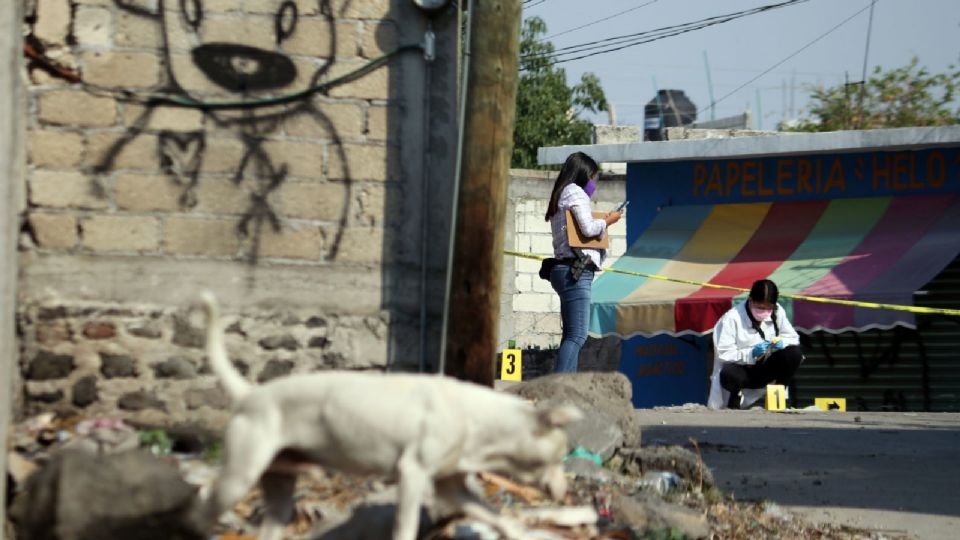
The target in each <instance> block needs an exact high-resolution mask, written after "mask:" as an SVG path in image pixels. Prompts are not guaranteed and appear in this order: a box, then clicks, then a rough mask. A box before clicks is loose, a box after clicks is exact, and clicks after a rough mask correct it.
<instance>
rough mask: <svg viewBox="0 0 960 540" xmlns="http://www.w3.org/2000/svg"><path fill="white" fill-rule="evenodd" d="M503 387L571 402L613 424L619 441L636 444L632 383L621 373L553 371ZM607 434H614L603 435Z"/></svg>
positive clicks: (594, 418)
mask: <svg viewBox="0 0 960 540" xmlns="http://www.w3.org/2000/svg"><path fill="white" fill-rule="evenodd" d="M506 391H508V392H511V393H514V394H517V395H519V396H520V397H523V398H526V399H529V400H532V401H535V402H538V403H542V404H549V403H572V404H574V405H576V406H577V407H579V408H580V410H582V411H583V412H584V413H585V414H586V415H587V417H588V418H592V421H593V422H599V423H600V424H601V425H603V424H613V425H616V426H617V427H618V428H619V429H620V431H621V433H622V434H623V445H625V446H639V445H640V422H639V420H638V419H637V417H636V411H635V410H634V408H633V402H632V401H631V399H632V387H631V385H630V380H629V379H627V376H626V375H624V374H623V373H619V372H585V373H556V374H553V375H547V376H544V377H538V378H536V379H532V380H529V381H525V382H523V383H521V384H518V385H516V386H513V387H511V388H509V389H507V390H506ZM574 426H576V424H575V425H574ZM578 429H580V428H578ZM571 434H572V435H575V434H576V433H571ZM610 435H614V434H613V433H612V432H611V433H608V434H605V435H603V436H604V438H606V437H608V436H610ZM597 444H600V442H599V441H598V442H597ZM607 444H609V443H607ZM584 446H585V447H586V445H584Z"/></svg>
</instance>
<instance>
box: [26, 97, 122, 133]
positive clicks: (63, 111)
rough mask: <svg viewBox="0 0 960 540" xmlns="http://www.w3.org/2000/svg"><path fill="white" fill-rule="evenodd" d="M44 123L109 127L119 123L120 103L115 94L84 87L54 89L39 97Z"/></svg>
mask: <svg viewBox="0 0 960 540" xmlns="http://www.w3.org/2000/svg"><path fill="white" fill-rule="evenodd" d="M37 106H38V110H37V118H38V119H39V120H40V123H41V124H52V125H60V126H71V127H106V126H112V125H114V124H116V121H117V104H116V102H115V101H114V100H113V99H112V98H108V97H102V96H95V95H93V94H89V93H87V92H83V91H81V90H59V89H58V90H51V91H49V92H44V93H42V94H40V97H39V98H38V105H37Z"/></svg>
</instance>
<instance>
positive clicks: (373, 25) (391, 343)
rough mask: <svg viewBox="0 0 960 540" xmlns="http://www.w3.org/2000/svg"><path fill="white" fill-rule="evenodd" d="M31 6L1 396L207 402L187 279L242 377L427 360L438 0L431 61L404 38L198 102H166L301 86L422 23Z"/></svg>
mask: <svg viewBox="0 0 960 540" xmlns="http://www.w3.org/2000/svg"><path fill="white" fill-rule="evenodd" d="M31 5H32V6H33V9H32V10H31V11H30V12H28V13H27V14H26V21H25V25H24V28H25V30H26V31H27V32H28V36H27V43H28V44H30V46H31V54H32V58H31V59H30V60H29V61H28V75H29V79H30V86H29V88H28V91H29V96H28V99H29V104H28V107H27V110H26V125H27V129H28V140H27V145H28V162H27V171H26V188H27V193H28V200H27V203H28V208H27V210H26V212H25V215H24V216H23V226H22V234H21V236H20V260H19V265H20V268H19V272H20V276H21V282H20V287H19V302H18V307H17V311H18V321H19V327H18V331H19V333H20V342H21V347H20V370H19V376H20V377H21V379H20V380H18V381H16V382H17V383H18V388H21V389H22V392H21V394H20V396H19V400H18V403H17V410H18V412H20V413H24V414H25V413H30V412H33V411H36V410H39V409H58V410H65V411H69V412H83V413H84V414H120V415H121V416H125V417H128V418H131V419H135V420H144V421H150V422H153V423H157V422H167V421H216V420H217V419H220V418H222V416H223V408H224V406H225V400H224V399H223V396H222V395H220V394H219V393H218V391H216V390H215V388H216V384H215V380H214V379H213V377H212V375H210V373H209V370H208V368H207V365H206V360H205V358H204V355H203V352H202V350H201V349H199V348H198V346H199V343H200V340H199V338H198V334H197V332H198V328H199V326H200V323H201V321H199V320H198V318H197V317H192V316H190V311H189V310H190V305H191V303H192V302H193V301H194V300H195V299H196V297H197V294H198V293H199V291H200V290H203V289H209V290H212V291H213V292H214V293H215V294H216V295H217V296H218V297H219V298H220V299H221V301H222V303H223V304H224V312H225V313H226V314H227V315H228V316H229V319H230V322H231V329H230V332H229V336H228V337H229V345H230V347H231V352H232V354H233V356H234V357H235V359H236V360H237V361H238V363H240V364H241V365H242V366H243V368H244V369H245V370H246V371H248V372H249V374H250V377H251V378H256V379H259V380H266V379H268V378H271V377H273V376H276V375H278V374H281V373H286V372H299V371H309V370H314V369H320V368H329V367H338V368H356V369H386V368H391V369H392V368H396V369H417V368H418V367H420V366H421V365H422V364H424V363H425V362H427V363H428V366H427V367H429V362H433V361H434V360H435V358H436V356H437V354H438V351H437V348H438V343H437V342H438V338H439V332H438V329H437V328H436V326H438V323H437V322H436V321H439V313H440V310H441V303H440V302H441V301H442V297H441V296H440V295H439V294H437V293H436V291H442V290H443V283H444V279H443V277H444V270H445V268H444V265H445V263H446V260H447V256H446V252H445V249H444V246H446V245H447V234H448V231H449V229H450V227H449V221H448V220H449V216H450V204H451V197H450V192H451V179H452V178H453V174H452V172H453V165H454V164H453V159H454V157H455V148H454V147H453V145H454V143H455V141H456V130H455V111H454V110H452V109H451V108H450V104H452V103H456V95H457V94H456V50H457V41H458V40H457V24H456V20H457V16H456V8H455V7H453V6H451V7H450V8H449V9H448V10H446V11H443V12H440V13H438V14H434V15H432V24H433V30H434V32H435V33H436V35H437V58H436V60H434V61H433V62H432V63H427V62H426V61H425V60H424V58H423V53H422V51H419V50H405V51H402V52H397V53H396V54H395V55H393V56H391V57H390V58H389V60H387V61H386V62H385V63H384V64H383V65H380V66H375V67H373V68H372V69H370V70H369V71H367V72H365V73H362V74H358V75H357V76H355V77H352V78H350V79H349V80H348V82H346V83H344V84H338V85H336V86H331V87H329V88H327V89H324V90H322V91H316V92H313V93H304V94H300V97H298V98H295V99H291V100H289V101H287V102H283V103H275V104H269V106H263V107H245V108H239V109H215V108H195V107H181V106H174V104H171V103H170V100H171V99H172V100H180V101H181V102H183V101H204V102H209V103H213V102H217V103H222V102H230V101H234V102H235V101H244V102H246V103H248V104H249V103H250V102H251V101H257V100H265V99H272V98H277V97H282V96H291V95H295V94H297V93H302V92H306V91H307V90H308V89H310V88H312V87H315V86H316V85H318V84H321V83H325V82H329V81H333V80H336V79H338V78H340V77H342V76H344V75H347V74H350V73H353V72H354V71H355V70H357V69H358V68H361V67H364V66H367V65H368V64H369V63H370V62H371V61H372V60H374V59H376V58H378V57H381V56H382V55H385V54H389V53H391V52H393V51H396V50H397V49H398V47H400V46H404V45H411V44H417V43H421V42H422V40H423V34H424V32H425V31H426V29H427V24H428V16H427V15H425V14H424V13H422V12H420V11H419V10H417V8H416V7H415V6H414V4H413V3H412V2H410V1H409V0H295V1H292V2H290V1H286V2H284V1H281V0H220V1H214V0H208V1H204V2H180V1H176V0H37V2H35V3H32V4H31ZM428 72H429V73H428ZM428 80H429V81H430V84H429V87H428V86H427V81H428ZM425 95H426V96H427V99H426V100H424V96H425ZM158 96H162V99H160V100H158V99H157V97H158ZM425 107H426V108H428V110H425ZM401 156H402V157H401ZM422 242H426V245H429V246H432V247H431V249H430V251H429V256H428V257H423V253H424V250H423V249H421V248H422V245H423V244H422ZM421 320H425V321H427V323H426V325H425V326H422V325H421V324H420V321H421Z"/></svg>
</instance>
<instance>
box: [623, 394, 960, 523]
mask: <svg viewBox="0 0 960 540" xmlns="http://www.w3.org/2000/svg"><path fill="white" fill-rule="evenodd" d="M637 414H638V416H639V417H640V419H641V422H642V424H643V444H644V445H646V444H653V443H660V444H688V438H689V437H693V438H695V439H696V440H697V441H698V444H699V445H700V447H701V450H702V452H703V459H704V461H705V462H706V463H707V465H708V466H710V468H711V470H712V471H713V474H714V477H715V479H716V481H717V484H718V485H719V486H720V487H721V488H723V489H724V490H725V491H728V492H732V493H733V494H734V495H735V496H736V497H737V499H740V500H752V499H763V500H770V501H774V502H776V503H777V504H780V505H781V506H784V507H786V508H787V509H789V510H790V511H791V512H793V513H794V514H796V515H800V516H803V517H805V518H807V519H810V520H813V521H829V522H833V523H844V524H848V525H853V526H857V527H863V528H868V529H876V530H888V531H899V532H906V533H908V534H910V535H912V536H916V537H917V538H920V539H924V540H926V539H941V538H942V539H951V540H952V539H957V538H960V414H957V413H891V412H882V413H869V412H867V413H864V412H846V413H840V412H831V413H824V412H809V411H804V412H786V413H774V412H768V411H765V410H763V409H752V410H749V411H710V410H707V409H704V408H702V407H697V408H682V407H677V408H666V409H653V410H649V409H644V410H640V411H638V413H637Z"/></svg>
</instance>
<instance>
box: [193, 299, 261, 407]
mask: <svg viewBox="0 0 960 540" xmlns="http://www.w3.org/2000/svg"><path fill="white" fill-rule="evenodd" d="M200 298H201V300H203V306H204V309H205V310H206V312H207V357H209V358H210V367H211V368H213V372H214V373H215V374H216V375H217V377H218V378H219V379H220V383H221V384H222V385H223V387H224V389H226V391H227V395H228V396H230V401H231V402H233V403H236V402H237V401H239V400H240V399H242V398H243V397H244V396H246V395H247V394H248V393H250V389H251V388H252V387H253V385H252V384H250V382H249V381H247V380H246V379H244V378H243V376H242V375H240V372H239V371H237V369H236V368H235V367H233V364H231V363H230V359H229V358H228V357H227V346H226V344H224V341H223V322H222V321H221V320H220V304H219V303H217V299H216V298H215V297H214V296H213V293H211V292H210V291H204V292H203V293H202V294H201V295H200Z"/></svg>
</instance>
